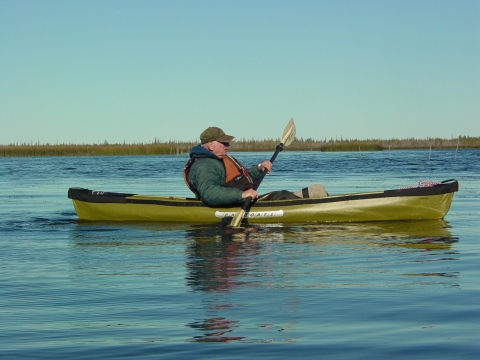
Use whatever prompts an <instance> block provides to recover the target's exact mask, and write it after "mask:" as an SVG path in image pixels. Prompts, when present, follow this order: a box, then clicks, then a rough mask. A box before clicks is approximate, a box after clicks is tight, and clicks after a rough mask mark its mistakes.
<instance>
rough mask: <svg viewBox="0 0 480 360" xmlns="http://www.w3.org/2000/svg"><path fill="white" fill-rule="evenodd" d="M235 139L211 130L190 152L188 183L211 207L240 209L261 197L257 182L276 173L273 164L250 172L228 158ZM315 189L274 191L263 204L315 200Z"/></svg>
mask: <svg viewBox="0 0 480 360" xmlns="http://www.w3.org/2000/svg"><path fill="white" fill-rule="evenodd" d="M233 139H234V137H233V136H230V135H227V134H225V132H224V131H223V130H222V129H220V128H218V127H209V128H207V129H206V130H205V131H203V132H202V133H201V134H200V141H201V144H199V145H196V146H194V147H193V148H192V149H191V150H190V153H189V155H190V160H189V161H187V163H186V164H185V168H184V169H183V175H184V180H185V183H186V184H187V186H188V187H189V188H190V190H192V191H193V192H194V194H195V195H196V197H197V198H198V199H200V200H202V202H203V203H204V204H206V205H208V206H227V205H230V206H238V205H239V204H241V203H242V202H243V201H245V199H246V198H248V197H251V198H252V199H257V198H258V193H257V192H256V191H255V190H254V189H253V186H254V184H255V181H256V180H258V178H259V177H260V175H261V174H262V172H263V171H267V173H268V174H270V172H271V171H272V163H271V162H270V161H269V160H264V161H262V162H261V163H260V164H258V165H256V166H253V167H251V168H250V169H248V170H247V169H246V168H245V167H244V166H243V165H242V164H241V163H240V162H239V161H238V160H237V159H235V158H233V157H231V156H229V155H227V152H228V147H229V146H230V141H232V140H233ZM320 186H321V185H320ZM322 188H323V187H322ZM312 189H313V186H310V187H308V188H305V189H302V190H299V191H297V192H295V193H291V192H290V191H286V190H281V191H273V192H271V193H268V194H265V195H262V196H261V198H260V199H259V200H284V199H298V198H301V197H313V196H312V195H313V192H312ZM308 190H310V196H309V195H308V194H309V193H308ZM324 196H326V192H325V195H324Z"/></svg>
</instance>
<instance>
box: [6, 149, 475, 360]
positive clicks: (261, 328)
mask: <svg viewBox="0 0 480 360" xmlns="http://www.w3.org/2000/svg"><path fill="white" fill-rule="evenodd" d="M234 155H235V156H236V157H237V158H239V159H240V160H242V161H243V162H244V163H246V164H249V165H251V164H255V163H258V161H259V160H263V159H266V158H269V157H270V156H271V154H270V153H241V154H234ZM455 156H456V158H455ZM429 157H430V159H429ZM185 161H186V156H185V155H184V156H164V157H155V156H152V157H44V158H0V232H1V237H0V274H1V275H0V358H2V359H23V358H29V359H37V358H38V359H40V358H41V359H51V358H68V359H100V358H102V359H104V358H142V359H146V358H152V359H157V358H162V357H163V358H169V359H170V358H171V359H177V358H178V359H180V358H181V359H183V358H185V357H193V358H195V359H198V358H209V359H210V358H218V359H225V358H249V357H250V358H272V359H274V358H275V359H276V358H292V357H296V358H322V357H323V358H331V359H342V358H345V359H351V358H355V359H372V358H387V357H391V358H394V359H407V358H408V359H411V358H422V359H468V358H470V359H474V358H475V359H477V358H478V357H479V356H480V301H479V299H480V280H479V279H480V276H479V275H480V272H479V264H480V251H479V249H480V247H479V244H480V241H479V240H480V239H479V230H478V229H479V226H480V216H479V203H480V202H479V199H480V182H479V180H480V175H479V174H480V151H479V150H462V149H460V150H459V151H458V153H457V154H455V151H454V150H448V151H447V150H437V151H432V153H431V154H429V151H424V150H417V151H392V152H388V151H384V152H362V153H358V152H357V153H319V152H283V153H281V154H280V155H279V156H278V158H277V160H276V162H275V165H274V173H273V174H272V175H270V176H267V177H266V178H265V180H264V182H263V183H262V185H261V187H260V190H261V192H267V191H271V190H278V189H288V190H292V191H295V190H298V189H300V188H302V187H304V186H306V185H309V184H311V183H316V182H320V183H322V184H324V186H325V187H326V188H327V190H328V191H329V193H330V194H339V193H348V192H358V191H376V190H384V189H393V188H398V187H401V186H411V185H416V184H417V183H418V181H420V180H424V179H426V180H430V181H441V180H446V179H451V178H455V179H457V180H458V181H459V184H460V191H459V192H458V193H456V194H455V196H454V199H453V203H452V207H451V209H450V212H449V213H448V215H447V216H446V218H445V219H444V220H438V221H419V222H400V223H399V222H394V223H388V222H386V223H366V224H345V223H343V224H340V223H331V224H296V225H292V226H290V225H289V226H282V225H281V224H269V225H265V226H261V227H259V228H258V231H256V232H253V233H248V234H245V233H239V232H231V231H227V230H226V229H224V228H222V227H220V226H213V225H212V226H205V225H195V224H156V223H125V224H120V223H88V222H80V221H78V220H77V217H76V215H75V213H74V211H73V206H72V204H71V201H70V200H69V199H67V190H68V188H69V187H74V186H77V187H85V188H89V189H95V190H104V191H122V192H134V193H142V194H150V195H176V196H190V193H189V190H188V189H187V188H186V186H185V185H184V184H183V181H182V178H181V169H182V167H183V165H184V163H185Z"/></svg>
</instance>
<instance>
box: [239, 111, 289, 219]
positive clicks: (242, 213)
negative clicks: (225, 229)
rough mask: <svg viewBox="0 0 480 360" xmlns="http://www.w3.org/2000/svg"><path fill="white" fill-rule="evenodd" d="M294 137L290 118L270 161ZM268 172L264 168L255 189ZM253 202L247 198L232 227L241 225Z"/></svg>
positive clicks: (273, 159)
mask: <svg viewBox="0 0 480 360" xmlns="http://www.w3.org/2000/svg"><path fill="white" fill-rule="evenodd" d="M293 139H295V123H294V122H293V119H290V121H289V122H288V124H287V126H286V127H285V130H283V135H282V141H281V142H280V144H278V145H277V147H276V150H275V153H274V154H273V156H272V158H271V159H270V162H271V163H272V164H273V162H274V161H275V158H276V157H277V155H278V153H279V152H280V151H282V150H283V147H284V146H288V145H290V144H291V143H292V141H293ZM266 173H267V170H266V169H263V171H262V173H261V174H260V177H259V178H258V180H257V181H255V185H254V186H253V190H257V189H258V187H259V186H260V183H261V182H262V180H263V178H264V177H265V174H266ZM252 202H253V199H252V198H251V197H249V198H247V199H246V200H245V203H244V204H243V206H242V208H241V209H240V210H239V211H238V212H237V213H236V214H235V216H234V217H233V218H232V222H231V223H230V226H231V227H239V225H240V223H241V222H242V219H243V217H244V216H245V213H246V212H247V211H248V210H249V208H250V205H251V203H252Z"/></svg>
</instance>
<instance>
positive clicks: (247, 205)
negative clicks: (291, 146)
mask: <svg viewBox="0 0 480 360" xmlns="http://www.w3.org/2000/svg"><path fill="white" fill-rule="evenodd" d="M282 150H283V143H280V144H278V145H277V147H276V149H275V152H274V153H273V155H272V157H271V158H270V162H271V163H272V164H273V162H274V161H275V159H276V157H277V155H278V153H279V152H280V151H282ZM266 174H267V170H266V169H263V171H262V173H261V174H260V177H259V178H258V179H257V181H255V184H254V185H253V190H255V191H256V190H257V189H258V187H259V186H260V183H261V182H262V181H263V178H264V177H265V175H266ZM252 202H253V199H252V198H251V197H248V198H247V199H246V200H245V203H244V204H243V206H242V210H243V212H244V213H245V212H247V211H248V209H249V208H250V205H251V203H252Z"/></svg>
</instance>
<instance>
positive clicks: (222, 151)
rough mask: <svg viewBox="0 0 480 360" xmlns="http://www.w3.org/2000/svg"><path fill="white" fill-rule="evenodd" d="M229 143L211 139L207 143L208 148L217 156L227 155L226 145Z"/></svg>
mask: <svg viewBox="0 0 480 360" xmlns="http://www.w3.org/2000/svg"><path fill="white" fill-rule="evenodd" d="M229 146H230V144H229V143H228V142H227V143H224V142H220V141H211V142H209V143H208V150H210V151H211V152H212V153H214V154H215V155H217V156H222V155H227V151H228V147H229Z"/></svg>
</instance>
